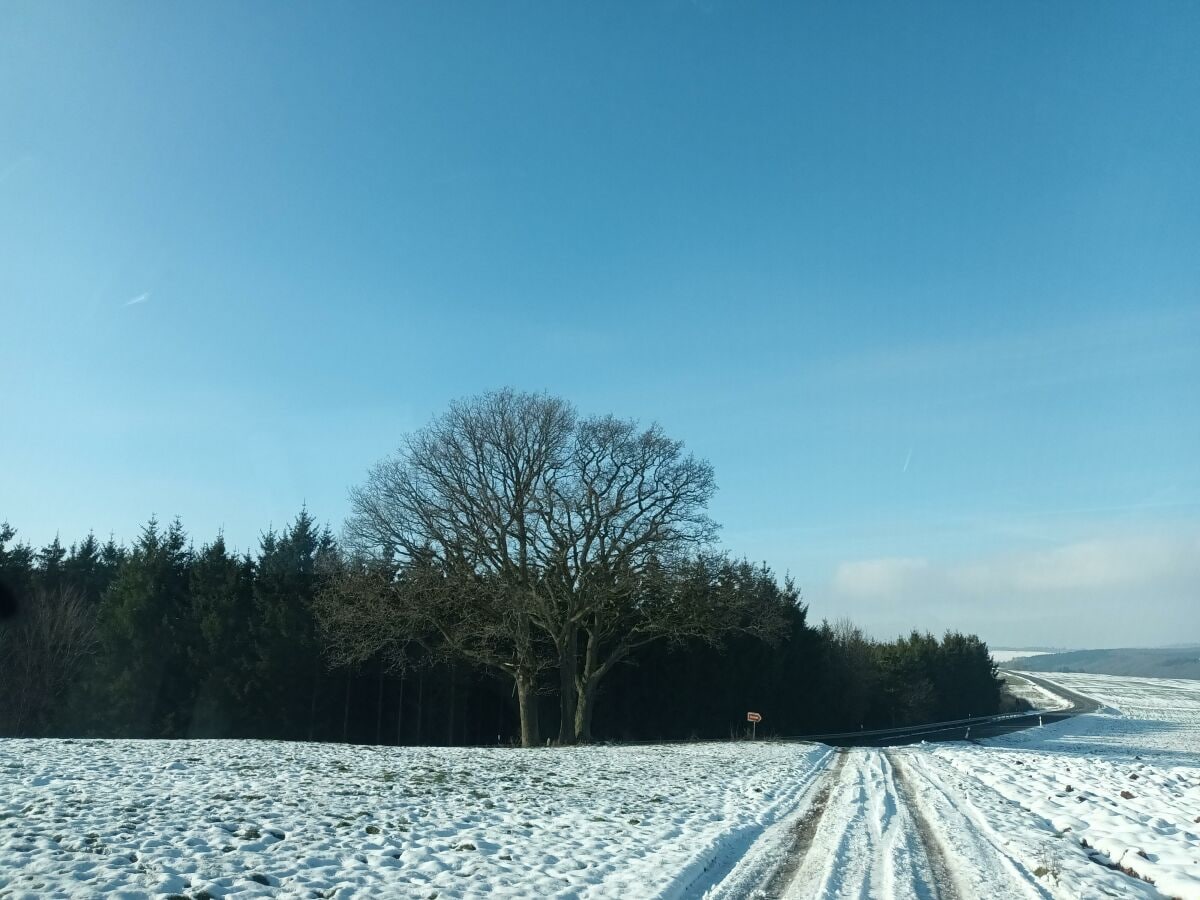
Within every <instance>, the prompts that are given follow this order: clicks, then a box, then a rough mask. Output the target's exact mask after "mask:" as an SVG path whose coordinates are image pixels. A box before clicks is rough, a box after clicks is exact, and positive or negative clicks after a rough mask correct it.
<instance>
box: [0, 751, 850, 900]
mask: <svg viewBox="0 0 1200 900" xmlns="http://www.w3.org/2000/svg"><path fill="white" fill-rule="evenodd" d="M830 753H831V751H830V750H829V748H827V747H824V746H821V745H813V744H805V745H799V744H796V745H779V744H766V743H760V744H756V745H750V744H746V743H736V744H735V743H720V744H698V745H688V746H675V747H622V748H605V747H590V748H579V749H569V750H567V749H564V750H550V749H543V750H532V751H520V750H512V749H501V748H496V749H468V748H456V749H441V748H429V749H419V748H401V749H397V748H372V747H357V746H339V745H320V744H288V743H270V742H241V741H228V742H220V741H178V742H166V741H84V740H81V741H32V740H30V741H23V740H7V741H0V897H2V898H6V900H7V898H35V897H36V898H47V897H100V896H105V897H124V898H135V897H164V896H167V895H170V894H178V895H183V896H188V897H192V898H196V897H203V896H204V895H205V893H207V894H208V895H209V896H212V897H250V896H288V897H318V896H324V897H339V898H343V897H350V896H355V897H378V896H388V897H435V896H436V897H443V898H448V897H483V896H522V897H535V896H537V897H652V896H662V897H672V896H689V895H692V894H694V893H696V892H701V891H703V889H704V887H705V885H706V884H708V883H711V882H712V881H714V880H716V879H718V878H719V877H720V876H721V875H722V874H723V873H724V871H725V870H727V869H728V868H729V867H731V866H732V865H733V863H734V862H736V860H737V859H738V858H739V857H740V856H741V855H742V853H743V852H744V851H745V848H746V847H747V846H749V845H750V843H752V842H753V841H754V840H755V839H756V838H757V837H758V836H759V835H760V834H761V832H762V830H763V828H764V827H766V826H767V825H769V824H770V823H772V822H773V821H774V820H775V819H776V818H778V817H779V816H781V815H784V814H787V813H790V812H791V811H792V810H793V809H794V807H795V806H796V804H797V803H798V801H799V798H800V797H801V796H802V795H803V792H804V791H805V790H806V789H807V787H808V785H809V783H810V782H811V780H812V778H813V777H814V774H815V771H816V769H817V768H818V767H819V766H820V765H821V764H822V763H823V761H824V759H825V758H826V757H827V756H829V755H830Z"/></svg>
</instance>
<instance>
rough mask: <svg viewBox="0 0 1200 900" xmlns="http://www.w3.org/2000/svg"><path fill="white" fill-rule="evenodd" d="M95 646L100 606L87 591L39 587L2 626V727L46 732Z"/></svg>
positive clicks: (0, 722)
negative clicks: (89, 598)
mask: <svg viewBox="0 0 1200 900" xmlns="http://www.w3.org/2000/svg"><path fill="white" fill-rule="evenodd" d="M95 645H96V616H95V611H94V609H92V607H91V605H90V604H89V603H88V602H87V600H86V599H85V598H84V595H83V592H82V591H80V590H78V589H77V588H75V587H70V586H66V587H62V588H58V589H55V590H47V589H44V588H39V589H37V590H34V591H33V592H32V595H31V596H30V598H29V602H28V603H27V604H24V607H23V609H22V610H21V614H20V616H19V617H18V618H16V619H14V620H12V621H10V622H7V623H5V626H4V627H3V628H2V629H0V672H3V673H4V681H5V685H4V690H3V691H2V692H0V727H2V728H3V730H4V731H6V732H7V733H9V734H38V733H42V732H44V731H45V729H46V728H47V727H48V726H49V724H50V718H51V716H52V715H53V714H54V711H55V709H56V708H57V701H59V700H60V699H61V698H62V697H63V696H64V694H65V692H66V689H67V687H68V686H69V685H70V683H71V680H72V679H73V678H74V677H75V676H76V675H77V674H78V672H79V670H80V664H81V663H82V662H83V660H84V658H85V657H86V656H87V655H88V654H89V653H91V652H92V651H93V650H94V649H95Z"/></svg>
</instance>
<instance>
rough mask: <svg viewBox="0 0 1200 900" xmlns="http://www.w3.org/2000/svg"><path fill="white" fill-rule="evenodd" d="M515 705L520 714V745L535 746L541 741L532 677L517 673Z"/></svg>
mask: <svg viewBox="0 0 1200 900" xmlns="http://www.w3.org/2000/svg"><path fill="white" fill-rule="evenodd" d="M516 681H517V706H518V709H519V710H520V714H521V746H522V747H536V746H537V745H538V744H540V743H541V736H540V734H539V732H538V707H537V691H536V689H535V685H534V682H533V679H532V678H530V677H529V676H528V675H524V674H518V675H517V677H516Z"/></svg>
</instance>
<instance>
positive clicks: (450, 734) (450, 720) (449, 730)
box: [446, 663, 458, 747]
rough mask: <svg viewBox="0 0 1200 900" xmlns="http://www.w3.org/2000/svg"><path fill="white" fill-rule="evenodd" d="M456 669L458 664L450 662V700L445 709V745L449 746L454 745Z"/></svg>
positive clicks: (456, 689)
mask: <svg viewBox="0 0 1200 900" xmlns="http://www.w3.org/2000/svg"><path fill="white" fill-rule="evenodd" d="M457 669H458V666H456V665H455V664H454V663H450V702H449V703H448V704H447V706H448V707H449V708H448V709H447V710H446V745H447V746H449V747H453V746H454V707H455V706H456V705H457V703H458V678H457V677H456V676H457V674H458V673H457V671H456V670H457Z"/></svg>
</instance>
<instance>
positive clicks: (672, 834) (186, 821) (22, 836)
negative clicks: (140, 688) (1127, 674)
mask: <svg viewBox="0 0 1200 900" xmlns="http://www.w3.org/2000/svg"><path fill="white" fill-rule="evenodd" d="M1043 677H1046V676H1043ZM1049 679H1050V680H1053V681H1055V682H1061V683H1062V684H1063V685H1064V686H1066V687H1069V688H1071V689H1073V690H1075V691H1077V692H1079V693H1084V694H1087V695H1089V696H1092V697H1095V698H1097V699H1098V700H1100V701H1101V702H1102V703H1103V704H1104V706H1103V707H1102V708H1101V709H1100V710H1099V711H1098V712H1095V713H1089V714H1086V715H1081V716H1076V717H1074V718H1071V719H1067V720H1065V721H1063V722H1058V723H1055V724H1052V725H1047V726H1046V727H1044V728H1033V729H1029V730H1027V731H1023V732H1017V733H1013V734H1010V735H1006V736H1004V737H1001V738H993V739H988V740H985V741H982V742H979V743H968V742H949V743H937V744H921V745H915V746H908V747H894V748H888V749H869V748H856V749H851V750H848V751H839V752H835V751H833V750H831V749H830V748H828V747H824V746H822V745H813V744H771V743H759V744H754V745H751V744H746V743H710V744H693V745H673V746H661V747H590V748H578V749H564V750H550V749H545V750H532V751H521V750H512V749H500V748H496V749H466V748H460V749H437V748H432V749H418V748H405V749H395V748H372V747H353V746H339V745H313V744H308V745H306V744H286V743H267V742H237V741H229V742H218V741H191V742H187V741H181V742H159V741H18V740H9V741H0V900H9V898H14V900H15V898H34V897H37V898H41V897H97V896H112V897H125V898H134V897H167V896H170V895H177V896H185V897H189V898H193V900H195V898H203V897H205V896H209V897H213V898H215V897H250V896H279V897H339V898H347V897H376V896H385V897H443V898H449V897H484V896H521V897H628V898H644V897H662V898H682V897H702V896H707V897H710V898H713V900H725V898H745V897H749V896H758V897H780V898H782V897H790V898H809V897H814V898H815V897H830V898H832V897H843V896H854V897H880V898H893V897H894V898H907V897H914V898H916V897H919V898H938V900H955V898H958V900H966V898H973V897H984V896H986V897H994V898H1007V897H1021V898H1039V897H1040V898H1092V897H1096V898H1099V897H1164V896H1174V897H1182V898H1196V900H1200V836H1198V835H1200V682H1192V681H1165V680H1155V679H1136V678H1116V677H1110V676H1101V675H1057V674H1055V675H1051V676H1049ZM1151 882H1153V884H1152V883H1151Z"/></svg>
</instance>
